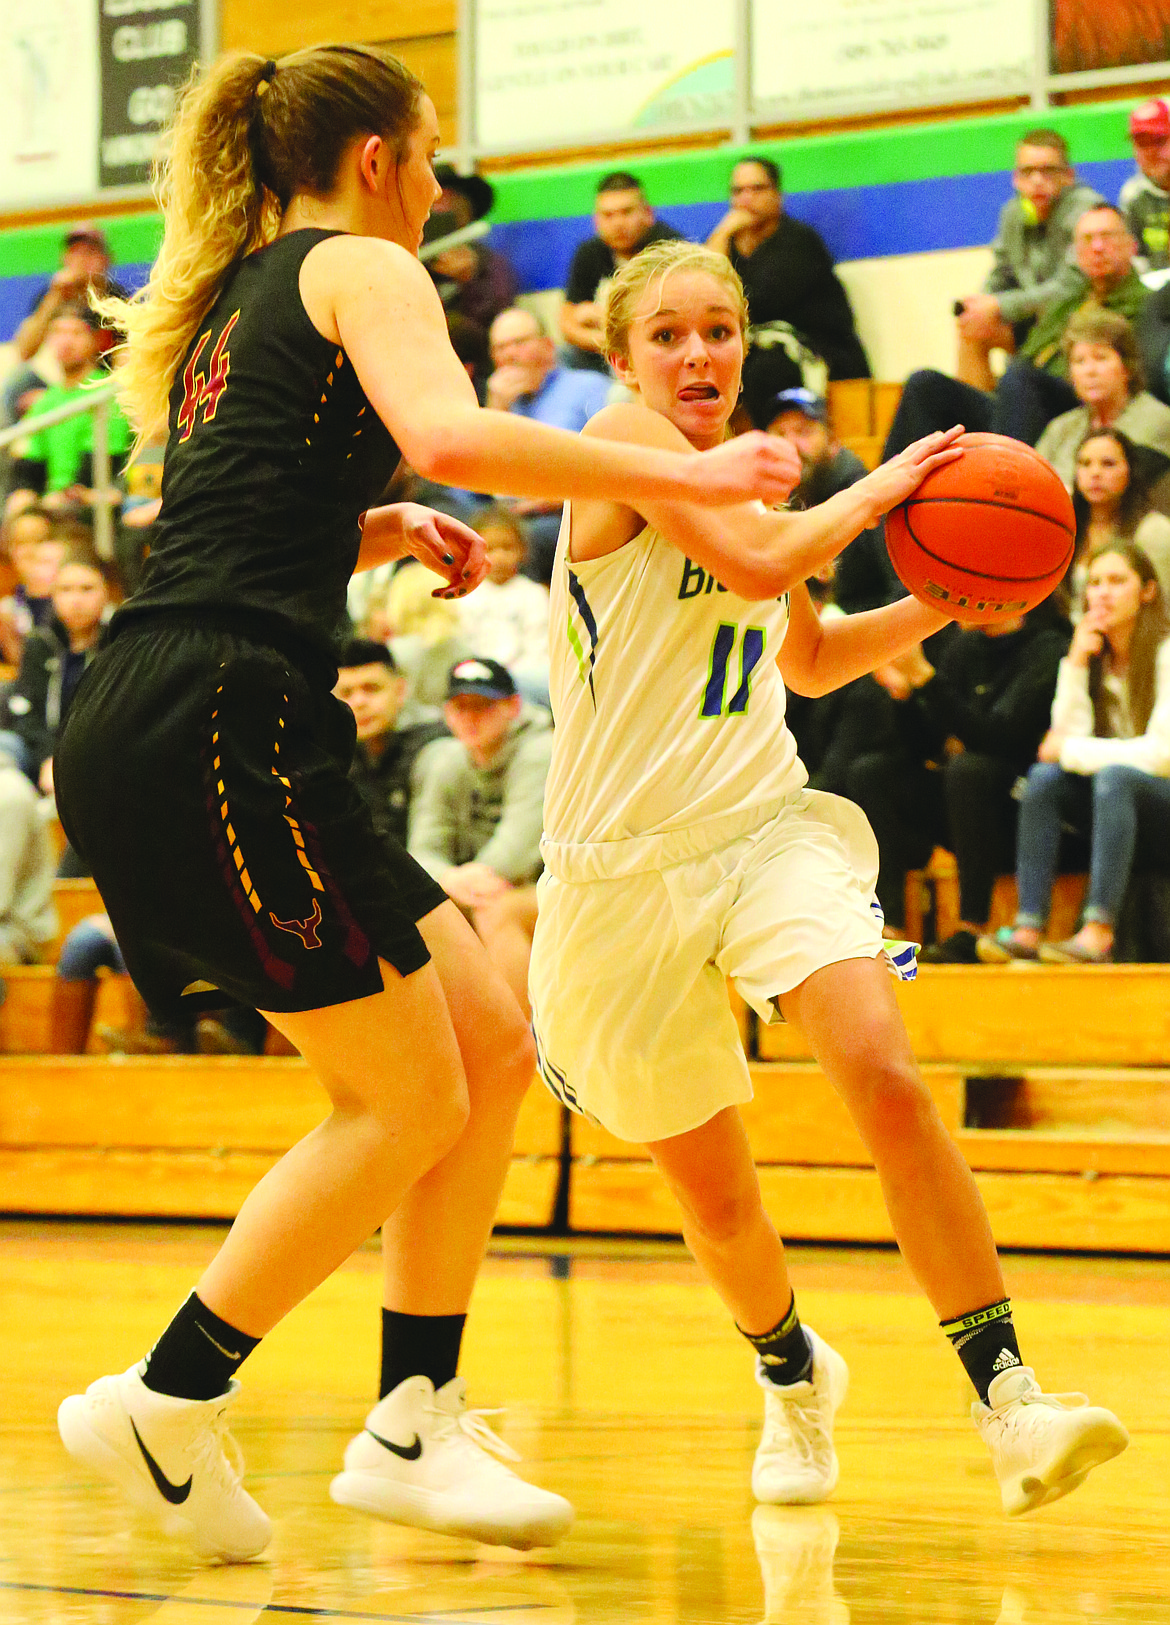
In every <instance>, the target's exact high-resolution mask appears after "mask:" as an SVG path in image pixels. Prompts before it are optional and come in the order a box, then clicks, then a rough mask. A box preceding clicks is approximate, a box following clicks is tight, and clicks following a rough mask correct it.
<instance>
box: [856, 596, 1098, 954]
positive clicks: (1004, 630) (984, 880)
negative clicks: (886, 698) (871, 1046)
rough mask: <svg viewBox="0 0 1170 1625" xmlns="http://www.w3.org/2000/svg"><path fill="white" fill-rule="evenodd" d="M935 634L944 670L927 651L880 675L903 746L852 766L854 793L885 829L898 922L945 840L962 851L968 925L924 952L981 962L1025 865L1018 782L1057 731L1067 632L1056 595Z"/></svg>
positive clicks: (885, 880) (883, 894)
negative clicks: (996, 911)
mask: <svg viewBox="0 0 1170 1625" xmlns="http://www.w3.org/2000/svg"><path fill="white" fill-rule="evenodd" d="M932 641H933V642H934V644H935V646H936V659H937V661H938V665H937V669H936V668H935V666H933V665H932V664H931V663H930V661H929V660H928V659H927V658H926V656H925V655H924V654H923V652H922V650H921V648H916V649H913V650H911V651H910V653H909V654H907V655H903V656H902V657H901V658H900V659H899V660H897V661H895V662H893V663H892V664H891V665H890V666H887V667H884V668H882V669H881V670H880V671H879V672H877V673H875V675H876V676H877V677H878V679H879V681H881V682H882V683H883V686H884V687H886V689H887V690H888V692H889V693H890V694H891V695H892V696H893V698H894V700H895V701H896V702H897V703H896V705H895V706H894V712H895V726H896V728H897V731H898V736H899V737H898V742H897V744H896V745H895V746H894V747H893V748H892V749H886V750H881V751H875V752H873V753H871V754H869V755H866V756H861V757H859V758H858V759H857V760H856V761H855V762H854V763H853V766H852V768H851V770H850V773H849V778H848V793H849V795H850V796H851V797H852V799H853V800H854V801H856V802H857V803H858V805H859V806H860V807H861V808H862V809H863V811H864V812H865V814H866V816H867V817H868V819H869V821H870V823H871V825H872V826H873V831H874V834H875V835H876V836H877V840H878V849H879V852H880V854H881V868H880V870H879V873H878V883H877V893H878V898H879V901H880V902H881V905H882V908H883V909H884V911H885V915H886V921H887V924H889V925H892V926H894V927H899V926H901V924H902V923H903V919H904V901H903V900H904V895H905V887H906V875H907V872H908V871H909V870H910V869H917V868H920V867H921V866H922V865H923V864H925V863H926V861H927V859H928V858H929V857H930V854H931V852H932V851H933V849H934V848H935V847H936V846H945V847H946V848H947V849H948V850H949V851H951V852H953V853H954V854H955V858H956V860H957V863H958V868H959V911H960V916H961V918H960V922H959V930H957V931H956V932H955V933H954V935H953V936H951V937H948V938H947V939H946V940H945V941H944V942H941V943H938V944H937V945H936V946H935V947H934V948H933V949H930V950H928V951H926V952H925V953H924V955H923V957H924V958H927V959H930V960H934V961H936V962H939V963H944V964H971V965H973V964H977V963H978V959H977V958H976V954H975V942H976V939H977V938H978V936H979V935H980V934H981V933H982V932H983V931H985V930H986V928H987V918H988V915H989V913H990V910H991V888H992V885H993V884H994V881H995V877H996V875H998V874H1002V873H1005V872H1010V871H1011V870H1012V869H1013V868H1014V867H1015V825H1016V803H1015V802H1014V800H1013V799H1012V787H1013V785H1014V784H1015V782H1016V779H1017V778H1019V777H1020V775H1021V774H1023V773H1026V772H1027V770H1028V768H1029V767H1030V766H1031V764H1032V763H1033V762H1034V761H1035V759H1036V751H1037V749H1038V748H1039V745H1040V741H1041V739H1042V738H1043V736H1044V733H1045V731H1046V729H1047V727H1048V720H1049V715H1050V712H1051V708H1052V696H1053V694H1054V693H1055V691H1056V671H1057V667H1058V666H1059V664H1060V660H1061V657H1062V655H1063V654H1064V652H1065V650H1066V648H1067V647H1068V627H1067V624H1066V623H1065V622H1064V621H1063V620H1062V618H1061V616H1060V615H1059V613H1058V612H1057V611H1056V610H1055V609H1054V608H1053V606H1052V602H1051V600H1049V601H1048V602H1046V603H1045V604H1041V605H1040V607H1039V608H1038V609H1034V610H1033V611H1032V612H1031V614H1030V615H1027V616H1019V617H1017V618H1016V619H1014V620H1011V621H1003V622H1001V623H999V624H998V625H995V626H984V627H963V628H954V629H953V630H952V631H951V632H950V633H949V634H948V635H947V638H946V641H945V642H943V640H942V639H941V638H940V639H935V640H932ZM940 643H941V644H942V647H941V652H937V646H938V644H940Z"/></svg>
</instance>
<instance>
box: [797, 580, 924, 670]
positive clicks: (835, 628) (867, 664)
mask: <svg viewBox="0 0 1170 1625" xmlns="http://www.w3.org/2000/svg"><path fill="white" fill-rule="evenodd" d="M949 619H950V617H949V616H947V615H943V614H940V613H939V611H938V610H936V609H930V608H929V607H928V606H927V605H926V604H922V603H920V602H919V601H918V599H917V598H900V599H899V600H898V602H897V603H896V604H884V605H883V606H882V607H881V608H880V609H867V610H863V611H862V612H861V614H859V615H846V616H845V617H844V618H843V619H840V620H834V621H829V622H827V623H822V621H821V618H820V616H819V615H818V614H817V612H816V609H815V607H814V605H813V602H812V599H811V598H810V597H809V592H808V588H807V587H806V586H805V585H804V584H803V582H802V583H799V584H798V585H797V586H795V587H793V588H792V589H791V591H790V595H789V621H788V633H787V635H786V637H785V639H784V645H783V648H782V649H781V651H780V658H779V665H780V674H781V676H782V677H783V678H784V682H785V684H786V686H787V687H788V688H791V689H794V690H795V692H796V693H797V694H807V695H809V696H810V698H816V697H817V696H818V695H821V694H830V693H832V691H833V690H834V689H835V688H843V687H844V685H845V684H846V683H851V682H853V680H854V678H857V677H864V676H865V675H866V673H867V672H871V671H873V670H875V669H876V668H877V667H878V666H882V665H884V664H885V663H886V661H888V660H894V659H896V658H897V656H898V655H900V654H905V652H906V650H907V649H912V648H913V647H914V646H915V644H917V643H921V641H922V639H923V638H928V637H930V636H931V635H932V633H935V632H938V631H941V629H942V628H943V627H944V626H946V624H947V622H948V621H949Z"/></svg>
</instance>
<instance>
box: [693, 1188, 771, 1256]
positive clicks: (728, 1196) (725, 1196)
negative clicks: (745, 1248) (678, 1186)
mask: <svg viewBox="0 0 1170 1625" xmlns="http://www.w3.org/2000/svg"><path fill="white" fill-rule="evenodd" d="M680 1201H681V1204H682V1208H683V1212H684V1213H685V1215H686V1219H687V1229H688V1231H689V1233H690V1235H691V1236H692V1237H694V1238H695V1239H696V1240H702V1241H704V1242H707V1243H709V1244H710V1245H712V1246H716V1247H718V1246H722V1245H724V1244H726V1243H727V1242H729V1241H733V1240H734V1239H735V1237H736V1236H740V1235H742V1234H743V1233H744V1231H745V1230H747V1229H749V1228H750V1227H751V1226H752V1224H754V1223H755V1221H756V1219H757V1218H758V1217H759V1214H760V1211H761V1205H760V1193H759V1190H758V1189H756V1188H745V1189H743V1190H731V1191H729V1190H719V1189H710V1190H702V1191H688V1192H687V1193H685V1195H681V1196H680Z"/></svg>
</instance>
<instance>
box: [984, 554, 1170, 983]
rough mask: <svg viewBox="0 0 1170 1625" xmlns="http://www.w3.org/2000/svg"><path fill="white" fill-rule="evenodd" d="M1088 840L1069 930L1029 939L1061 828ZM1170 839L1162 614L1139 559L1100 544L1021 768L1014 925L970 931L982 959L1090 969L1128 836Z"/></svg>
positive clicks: (1129, 844)
mask: <svg viewBox="0 0 1170 1625" xmlns="http://www.w3.org/2000/svg"><path fill="white" fill-rule="evenodd" d="M1066 829H1073V830H1075V831H1077V832H1078V833H1079V834H1081V835H1082V836H1084V837H1087V839H1088V841H1089V849H1090V859H1089V864H1090V867H1089V890H1088V894H1087V897H1086V899H1085V908H1084V913H1083V915H1082V923H1081V927H1080V930H1079V931H1077V933H1076V935H1075V936H1072V937H1070V938H1069V939H1068V941H1067V942H1054V943H1047V942H1043V941H1041V934H1042V932H1043V929H1044V923H1045V921H1046V919H1047V918H1048V909H1049V905H1050V903H1051V900H1052V883H1053V880H1054V879H1055V876H1056V865H1057V862H1058V860H1059V857H1060V846H1061V839H1062V835H1063V832H1064V831H1065V830H1066ZM1143 836H1144V838H1145V844H1146V845H1147V846H1148V847H1149V848H1150V849H1151V850H1161V851H1163V852H1164V851H1165V850H1166V845H1167V841H1168V840H1170V615H1168V614H1167V611H1166V603H1165V600H1164V598H1163V596H1162V589H1161V586H1160V585H1159V582H1158V572H1157V571H1156V570H1155V568H1154V566H1153V564H1152V563H1151V561H1150V559H1149V556H1148V555H1147V554H1146V553H1144V552H1143V551H1142V549H1141V548H1140V547H1138V546H1137V544H1136V543H1135V542H1129V541H1116V542H1107V543H1106V544H1105V545H1104V546H1103V547H1102V548H1100V549H1099V550H1098V552H1097V553H1095V554H1094V556H1093V557H1092V559H1091V560H1090V561H1089V569H1088V576H1087V579H1086V583H1085V603H1084V614H1083V615H1082V616H1081V618H1080V620H1079V622H1078V623H1077V628H1076V631H1075V632H1074V633H1073V640H1072V644H1071V646H1070V648H1069V651H1068V654H1067V655H1066V656H1065V657H1064V659H1063V660H1062V661H1061V663H1060V675H1059V676H1058V678H1057V681H1056V697H1055V699H1054V700H1053V702H1052V726H1051V727H1050V728H1049V730H1048V732H1047V734H1046V735H1045V736H1044V739H1043V742H1042V743H1041V745H1040V750H1039V757H1038V760H1037V762H1036V764H1035V766H1034V767H1033V768H1032V769H1031V771H1030V772H1029V774H1028V779H1027V784H1026V787H1025V790H1024V796H1023V800H1022V802H1021V805H1020V822H1019V830H1018V835H1017V841H1016V879H1017V882H1018V885H1019V893H1020V898H1019V909H1018V912H1017V914H1016V919H1015V924H1014V926H1012V927H1010V928H1008V929H1005V930H1003V931H1000V932H999V933H998V934H997V935H996V936H994V937H982V938H980V942H979V956H980V958H981V959H983V960H985V961H986V962H988V963H996V962H1000V961H1004V960H1008V959H1037V958H1038V959H1043V960H1046V961H1047V962H1049V963H1050V964H1060V965H1065V964H1077V965H1083V964H1093V965H1095V964H1102V963H1105V962H1107V961H1108V960H1110V959H1112V957H1113V939H1114V933H1115V928H1116V924H1117V916H1118V914H1119V913H1120V912H1121V904H1122V899H1123V898H1124V896H1125V891H1126V887H1127V886H1128V885H1129V877H1130V874H1131V872H1132V869H1133V862H1134V855H1135V853H1136V851H1137V848H1138V842H1139V837H1143Z"/></svg>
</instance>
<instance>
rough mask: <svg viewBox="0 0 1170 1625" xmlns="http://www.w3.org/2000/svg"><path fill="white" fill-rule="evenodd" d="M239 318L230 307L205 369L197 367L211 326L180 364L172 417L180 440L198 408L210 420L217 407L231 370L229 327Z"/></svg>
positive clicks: (187, 433) (188, 433)
mask: <svg viewBox="0 0 1170 1625" xmlns="http://www.w3.org/2000/svg"><path fill="white" fill-rule="evenodd" d="M239 319H240V313H239V311H238V310H236V311H233V312H232V314H231V315H230V316H229V317H228V319H227V321H226V322H225V323H224V328H223V332H222V333H221V334H220V335H219V337H218V339H216V341H215V349H214V350H212V352H211V360H210V362H209V363H208V370H207V371H206V372H203V371H202V370H201V369H200V367H199V362H200V359H201V358H202V355H203V352H204V350H206V348H207V346H208V345H209V344H210V343H211V329H210V328H208V330H207V332H206V333H201V334H200V335H199V338H198V340H197V341H196V344H195V348H194V349H193V350H192V351H191V359H190V361H188V363H187V365H186V366H185V367H184V368H183V399H182V402H181V404H180V406H179V415H178V417H177V418H176V420H175V427H176V428H177V429H178V431H179V441H180V444H181V443H182V442H183V441H186V440H190V438H191V434H192V431H193V430H194V428H195V418H196V416H197V415H198V413H199V412H200V410H202V412H203V421H204V423H210V422H211V420H212V418H213V417H214V416H215V414H216V411H217V410H218V407H219V401H220V397H221V395H222V394H223V392H224V390H225V389H226V388H227V381H228V373H229V372H230V371H231V356H230V355H229V354H228V347H227V343H228V339H229V338H230V337H231V332H232V328H233V327H234V326H235V325H236V323H237V322H238V321H239Z"/></svg>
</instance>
